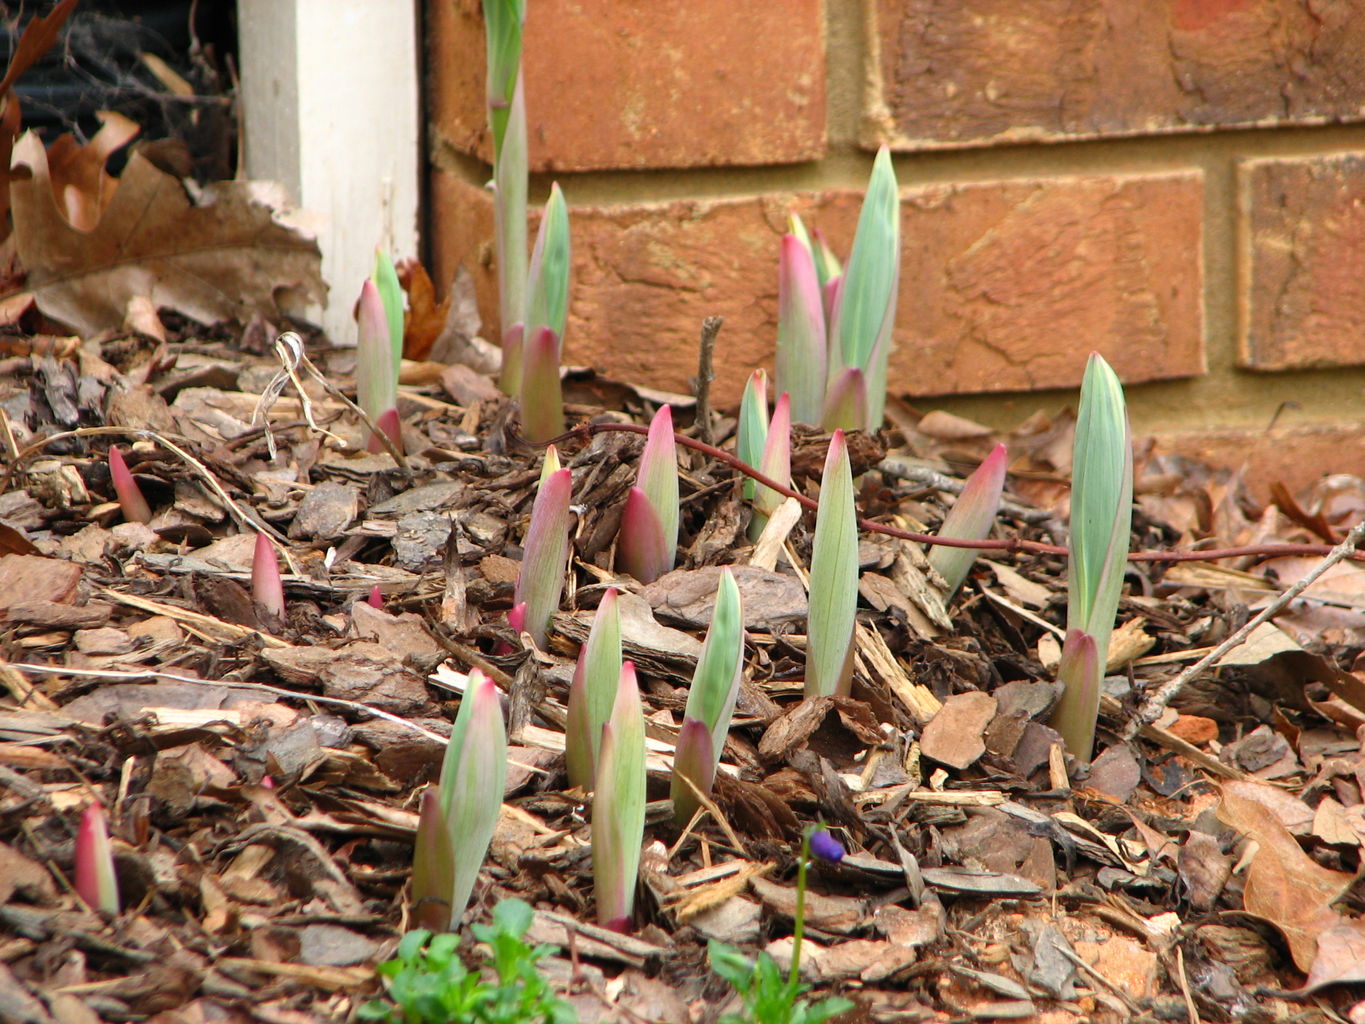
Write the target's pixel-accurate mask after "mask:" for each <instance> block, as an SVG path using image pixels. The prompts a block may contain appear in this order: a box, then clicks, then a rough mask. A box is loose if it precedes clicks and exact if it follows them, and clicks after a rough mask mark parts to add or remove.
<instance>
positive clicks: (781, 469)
mask: <svg viewBox="0 0 1365 1024" xmlns="http://www.w3.org/2000/svg"><path fill="white" fill-rule="evenodd" d="M758 471H759V472H760V473H762V474H763V475H764V476H766V477H767V478H768V479H770V480H776V481H777V482H778V483H780V484H790V483H791V475H792V424H791V399H790V397H789V396H788V395H787V393H786V392H785V391H784V392H783V393H782V394H780V395H778V396H777V404H776V405H775V406H773V418H772V419H771V420H770V421H769V422H768V438H767V441H766V442H765V443H764V445H763V456H762V458H761V459H759V463H758ZM755 483H756V486H755V488H754V514H753V518H752V519H750V520H749V539H750V540H754V541H756V540H758V537H759V535H760V534H761V533H762V532H763V528H764V527H765V526H767V524H768V518H769V517H770V516H771V515H772V514H773V513H774V512H776V511H777V509H778V506H779V505H781V504H782V502H783V500H784V496H783V495H781V494H779V493H778V492H777V491H775V490H773V489H772V488H771V487H769V486H767V485H766V484H759V483H757V481H755Z"/></svg>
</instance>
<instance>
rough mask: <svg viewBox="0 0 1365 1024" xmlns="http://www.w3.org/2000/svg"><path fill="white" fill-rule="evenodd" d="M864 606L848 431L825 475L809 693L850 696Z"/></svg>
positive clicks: (832, 449)
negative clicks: (855, 638)
mask: <svg viewBox="0 0 1365 1024" xmlns="http://www.w3.org/2000/svg"><path fill="white" fill-rule="evenodd" d="M857 608H858V519H857V513H856V511H855V509H854V506H853V471H852V468H851V466H850V464H849V458H848V446H847V444H846V443H845V441H844V433H843V431H841V430H836V431H835V432H834V436H833V437H831V438H830V442H829V453H828V455H826V457H825V470H824V474H823V476H821V478H820V502H819V506H818V508H817V509H816V513H815V540H814V542H813V545H812V550H811V559H810V613H809V617H808V623H807V626H806V695H807V696H808V697H825V696H829V695H831V694H836V693H838V694H846V693H848V691H849V686H850V684H851V683H852V677H853V626H854V621H855V616H856V613H857Z"/></svg>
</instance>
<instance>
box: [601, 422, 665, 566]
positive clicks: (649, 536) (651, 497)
mask: <svg viewBox="0 0 1365 1024" xmlns="http://www.w3.org/2000/svg"><path fill="white" fill-rule="evenodd" d="M677 556H678V448H677V443H676V442H675V441H674V440H673V412H672V410H671V409H670V408H669V407H668V406H666V405H661V406H660V407H659V411H658V412H656V413H655V414H654V418H653V419H652V420H650V423H649V434H648V436H647V437H646V438H645V448H644V451H643V452H642V453H641V455H640V470H639V473H638V475H637V477H636V483H635V486H634V487H632V488H631V489H630V493H629V494H627V495H626V507H625V510H624V511H623V512H622V513H621V532H620V533H619V534H618V535H617V539H616V560H617V564H618V566H619V567H620V568H623V569H624V570H625V571H626V572H628V573H630V574H631V575H632V576H634V577H635V578H636V579H637V580H639V581H640V582H641V583H652V582H653V581H654V580H656V579H658V578H659V577H660V576H662V575H663V574H664V573H666V572H668V571H669V570H670V569H672V568H673V562H674V561H675V560H676V559H677Z"/></svg>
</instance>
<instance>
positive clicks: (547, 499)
mask: <svg viewBox="0 0 1365 1024" xmlns="http://www.w3.org/2000/svg"><path fill="white" fill-rule="evenodd" d="M572 494H573V475H572V472H571V471H570V470H568V469H559V470H556V471H555V472H553V473H551V474H550V475H549V476H548V477H546V478H545V481H544V482H543V483H542V484H541V485H540V487H539V489H538V490H537V491H536V500H535V503H534V504H533V505H532V506H531V523H530V525H529V526H527V528H526V540H525V543H524V544H523V545H522V556H521V574H520V575H519V576H518V577H517V585H516V590H515V592H514V596H513V598H512V604H513V606H514V607H513V610H514V611H515V610H516V608H515V606H517V605H525V608H524V610H523V614H524V616H525V622H524V624H522V626H521V628H524V629H525V630H526V632H528V633H530V634H531V638H532V639H533V640H535V642H536V644H537V646H540V647H544V646H545V639H546V636H547V634H548V633H549V629H550V619H551V618H552V617H553V615H554V613H555V611H556V610H558V608H559V598H560V595H561V594H562V593H563V590H564V568H565V564H566V560H567V559H568V556H569V499H570V498H571V497H572ZM511 618H512V616H511V615H509V616H508V620H509V621H511Z"/></svg>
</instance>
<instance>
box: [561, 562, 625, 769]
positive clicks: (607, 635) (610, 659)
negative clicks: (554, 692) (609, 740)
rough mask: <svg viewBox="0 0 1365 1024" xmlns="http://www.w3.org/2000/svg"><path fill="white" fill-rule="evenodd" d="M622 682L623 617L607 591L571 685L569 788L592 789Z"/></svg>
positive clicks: (567, 737) (566, 736)
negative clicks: (606, 727) (618, 688)
mask: <svg viewBox="0 0 1365 1024" xmlns="http://www.w3.org/2000/svg"><path fill="white" fill-rule="evenodd" d="M620 679H621V614H620V612H619V611H618V610H617V608H616V590H615V588H611V589H608V590H607V592H606V593H605V594H603V595H602V602H601V603H600V604H599V605H598V606H597V614H596V615H595V616H593V620H592V630H591V632H589V633H588V642H587V643H585V644H584V645H583V647H582V648H581V649H580V650H579V652H578V664H577V665H576V666H575V667H574V674H573V681H572V682H571V683H570V684H569V717H568V722H567V723H566V725H565V727H564V757H565V761H566V763H567V766H568V770H569V784H570V785H572V786H579V787H581V788H583V789H592V788H593V785H594V783H595V782H596V778H597V760H598V756H599V754H600V747H601V744H602V726H604V725H606V723H607V720H608V719H609V718H610V717H611V708H612V704H613V702H614V701H615V699H616V689H617V686H618V684H619V682H620Z"/></svg>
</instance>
